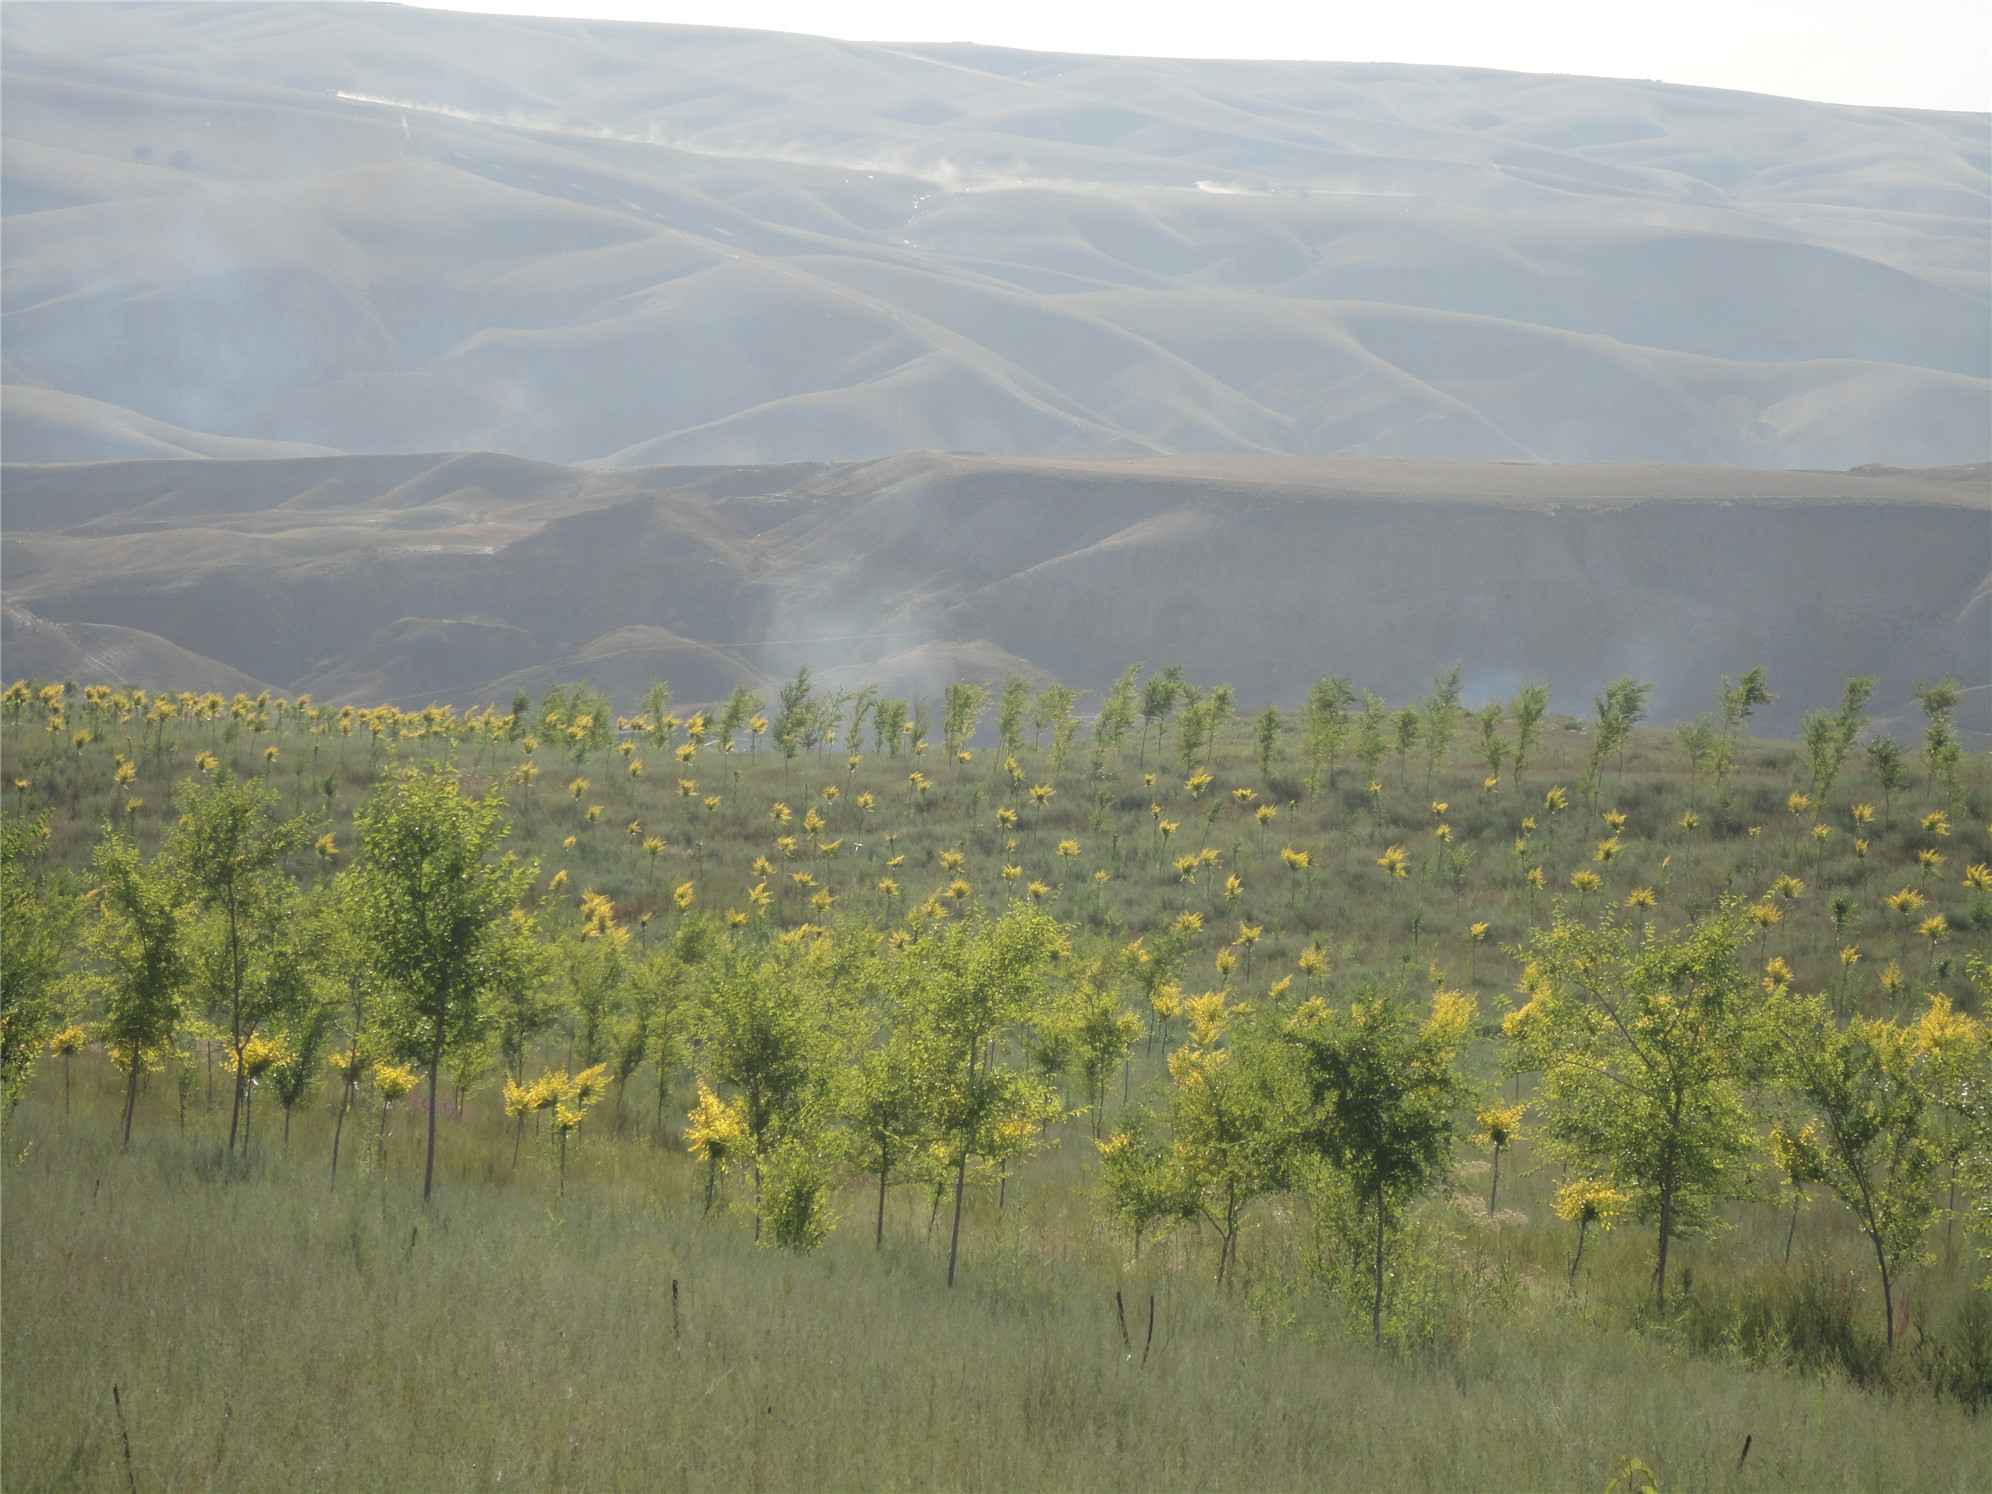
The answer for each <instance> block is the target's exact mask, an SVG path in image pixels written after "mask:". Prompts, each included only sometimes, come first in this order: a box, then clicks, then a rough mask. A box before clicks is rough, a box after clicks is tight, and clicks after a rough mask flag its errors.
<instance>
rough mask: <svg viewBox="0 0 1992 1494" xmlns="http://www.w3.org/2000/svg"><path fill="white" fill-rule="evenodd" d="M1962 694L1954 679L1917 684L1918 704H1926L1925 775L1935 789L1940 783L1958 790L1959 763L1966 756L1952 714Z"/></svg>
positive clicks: (1924, 733)
mask: <svg viewBox="0 0 1992 1494" xmlns="http://www.w3.org/2000/svg"><path fill="white" fill-rule="evenodd" d="M1963 698H1964V692H1963V689H1962V687H1960V686H1959V684H1958V682H1957V681H1956V680H1954V679H1941V680H1938V681H1937V682H1936V683H1934V684H1918V685H1917V686H1916V704H1918V705H1919V706H1921V707H1922V708H1923V778H1924V781H1925V782H1926V783H1928V784H1929V785H1930V787H1931V788H1932V789H1935V787H1936V786H1937V785H1938V784H1939V783H1943V784H1945V785H1947V786H1948V788H1949V790H1950V792H1951V793H1952V794H1955V793H1956V791H1957V765H1958V763H1959V761H1960V760H1961V759H1962V758H1963V756H1964V749H1963V747H1962V746H1961V745H1960V744H1959V742H1958V739H1957V726H1956V723H1955V722H1954V721H1953V719H1952V717H1953V715H1954V714H1955V713H1956V711H1957V705H1958V702H1959V701H1960V700H1962V699H1963Z"/></svg>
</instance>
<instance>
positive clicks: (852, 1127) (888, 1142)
mask: <svg viewBox="0 0 1992 1494" xmlns="http://www.w3.org/2000/svg"><path fill="white" fill-rule="evenodd" d="M886 1021H887V1022H888V1023H889V1024H890V1025H889V1026H886V1027H885V1028H884V1030H883V1031H881V1032H879V1033H877V1034H876V1036H875V1041H874V1042H873V1043H872V1044H871V1045H870V1046H868V1047H866V1048H865V1050H864V1051H863V1053H861V1054H860V1055H859V1057H858V1059H857V1061H856V1062H855V1063H852V1064H849V1065H847V1066H845V1067H843V1068H842V1069H841V1070H840V1071H839V1073H838V1075H837V1081H836V1089H837V1110H838V1114H839V1117H840V1119H841V1121H842V1123H843V1125H844V1126H845V1127H846V1128H847V1129H848V1131H849V1133H850V1136H851V1138H852V1142H853V1146H854V1149H855V1152H856V1155H857V1157H858V1159H859V1161H860V1163H861V1165H862V1169H863V1170H864V1171H865V1172H866V1173H868V1174H872V1175H875V1176H876V1177H877V1178H878V1212H877V1217H876V1218H875V1220H874V1221H873V1225H872V1246H873V1248H874V1249H877V1248H879V1247H881V1246H883V1245H884V1244H885V1194H886V1188H887V1186H888V1185H889V1184H891V1183H892V1182H893V1181H894V1180H895V1179H899V1178H903V1177H905V1176H907V1175H908V1173H909V1171H910V1169H911V1165H912V1164H913V1163H914V1162H916V1161H917V1159H918V1157H919V1154H920V1149H921V1147H922V1145H923V1144H924V1143H925V1141H926V1139H927V1138H928V1136H929V1134H930V1133H931V1130H932V1126H933V1118H932V1107H931V1104H930V1096H929V1094H928V1091H927V1087H926V1084H925V1079H926V1071H925V1069H924V1068H923V1066H922V1063H921V1053H920V1044H919V1039H918V1035H917V1034H916V1033H914V1032H913V1031H912V1030H911V1029H910V1028H908V1027H907V1026H905V1025H903V1024H901V1023H898V1022H896V1021H893V1020H892V1019H891V1018H890V1017H887V1018H886Z"/></svg>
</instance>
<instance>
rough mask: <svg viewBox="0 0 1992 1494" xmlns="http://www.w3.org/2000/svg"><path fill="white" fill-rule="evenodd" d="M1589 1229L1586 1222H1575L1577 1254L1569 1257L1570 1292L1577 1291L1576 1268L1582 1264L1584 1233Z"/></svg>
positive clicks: (1582, 1220)
mask: <svg viewBox="0 0 1992 1494" xmlns="http://www.w3.org/2000/svg"><path fill="white" fill-rule="evenodd" d="M1589 1228H1590V1223H1589V1221H1588V1220H1584V1219H1579V1220H1578V1221H1577V1253H1576V1254H1575V1255H1573V1256H1571V1257H1570V1290H1571V1291H1573V1292H1574V1291H1576V1290H1577V1268H1578V1267H1579V1266H1581V1265H1583V1264H1584V1231H1585V1230H1587V1229H1589Z"/></svg>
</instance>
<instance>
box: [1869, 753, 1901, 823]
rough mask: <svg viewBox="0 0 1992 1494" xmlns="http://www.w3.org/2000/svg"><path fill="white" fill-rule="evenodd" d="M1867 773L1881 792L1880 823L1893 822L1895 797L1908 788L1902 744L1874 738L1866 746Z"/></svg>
mask: <svg viewBox="0 0 1992 1494" xmlns="http://www.w3.org/2000/svg"><path fill="white" fill-rule="evenodd" d="M1867 760H1868V771H1869V772H1870V773H1872V774H1874V781H1875V785H1876V787H1878V788H1879V789H1880V790H1881V822H1882V824H1884V825H1891V824H1893V823H1894V822H1895V795H1896V794H1897V793H1898V792H1899V791H1901V790H1902V789H1905V788H1907V787H1908V786H1909V768H1908V764H1907V763H1906V762H1905V761H1904V759H1903V754H1902V744H1901V743H1900V742H1898V741H1896V740H1895V738H1893V737H1876V738H1874V739H1873V740H1872V741H1870V742H1869V743H1868V744H1867Z"/></svg>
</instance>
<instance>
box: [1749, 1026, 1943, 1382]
mask: <svg viewBox="0 0 1992 1494" xmlns="http://www.w3.org/2000/svg"><path fill="white" fill-rule="evenodd" d="M1765 1018H1766V1027H1767V1028H1768V1030H1769V1032H1770V1033H1771V1035H1772V1041H1773V1043H1774V1045H1775V1052H1776V1058H1775V1063H1776V1073H1777V1077H1778V1079H1779V1081H1780V1083H1781V1085H1782V1087H1783V1088H1784V1089H1785V1090H1786V1091H1787V1092H1788V1093H1789V1094H1790V1095H1791V1096H1792V1097H1793V1098H1794V1099H1796V1100H1797V1101H1799V1102H1800V1103H1801V1104H1802V1105H1803V1106H1805V1107H1806V1108H1807V1109H1809V1110H1810V1111H1811V1112H1812V1114H1813V1116H1814V1117H1815V1119H1816V1121H1817V1125H1816V1126H1815V1127H1813V1128H1811V1129H1810V1130H1808V1131H1806V1132H1804V1133H1802V1134H1803V1136H1804V1137H1805V1138H1807V1139H1808V1141H1809V1143H1810V1146H1811V1147H1812V1148H1813V1149H1814V1150H1815V1153H1816V1154H1815V1155H1814V1156H1813V1157H1811V1158H1809V1159H1808V1161H1807V1163H1806V1171H1807V1172H1809V1173H1810V1174H1811V1175H1813V1176H1816V1177H1817V1178H1818V1179H1819V1181H1820V1182H1821V1183H1823V1184H1824V1185H1825V1187H1826V1188H1827V1190H1828V1191H1829V1192H1831V1193H1832V1195H1833V1196H1834V1197H1835V1198H1837V1199H1838V1200H1839V1201H1840V1203H1841V1205H1842V1206H1843V1207H1845V1208H1846V1209H1847V1211H1848V1212H1849V1213H1851V1214H1852V1215H1853V1216H1854V1221H1855V1222H1856V1223H1857V1224H1858V1225H1859V1226H1860V1229H1861V1233H1862V1234H1864V1235H1866V1236H1867V1239H1868V1244H1869V1245H1870V1246H1871V1247H1872V1248H1873V1250H1874V1259H1875V1267H1876V1269H1877V1270H1878V1271H1879V1273H1880V1275H1881V1301H1882V1314H1883V1317H1884V1318H1885V1320H1886V1323H1887V1342H1888V1346H1889V1347H1890V1348H1891V1349H1892V1348H1894V1347H1895V1285H1896V1283H1897V1282H1898V1281H1899V1280H1900V1279H1901V1272H1902V1268H1903V1266H1905V1265H1906V1264H1908V1263H1909V1262H1910V1261H1913V1260H1915V1259H1916V1258H1917V1255H1918V1253H1919V1251H1920V1250H1921V1247H1922V1241H1923V1235H1924V1233H1925V1231H1927V1230H1928V1228H1929V1225H1930V1219H1931V1217H1932V1215H1933V1214H1934V1213H1935V1211H1936V1206H1937V1190H1936V1183H1937V1174H1938V1164H1939V1161H1940V1152H1939V1149H1938V1147H1937V1145H1936V1140H1935V1137H1934V1135H1933V1134H1932V1132H1933V1124H1932V1123H1933V1121H1934V1120H1935V1116H1934V1114H1933V1112H1932V1109H1931V1106H1930V1103H1929V1095H1928V1093H1927V1091H1926V1090H1925V1088H1924V1086H1923V1084H1922V1083H1921V1081H1920V1076H1919V1075H1918V1074H1917V1072H1916V1056H1917V1046H1916V1034H1915V1030H1914V1029H1913V1028H1905V1027H1901V1026H1898V1025H1897V1024H1896V1023H1894V1022H1892V1021H1888V1020H1886V1019H1867V1018H1858V1017H1857V1018H1855V1019H1854V1020H1853V1021H1851V1022H1849V1023H1847V1025H1846V1026H1844V1027H1842V1026H1841V1025H1840V1024H1839V1023H1837V1022H1835V1021H1834V1020H1833V1018H1832V1016H1831V1014H1830V1013H1829V1012H1828V1011H1827V1009H1826V1003H1825V1001H1824V1000H1823V999H1821V998H1819V997H1798V996H1782V997H1778V998H1775V999H1774V1000H1773V1001H1772V1002H1771V1004H1770V1006H1769V1007H1768V1008H1767V1010H1766V1013H1765Z"/></svg>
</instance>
